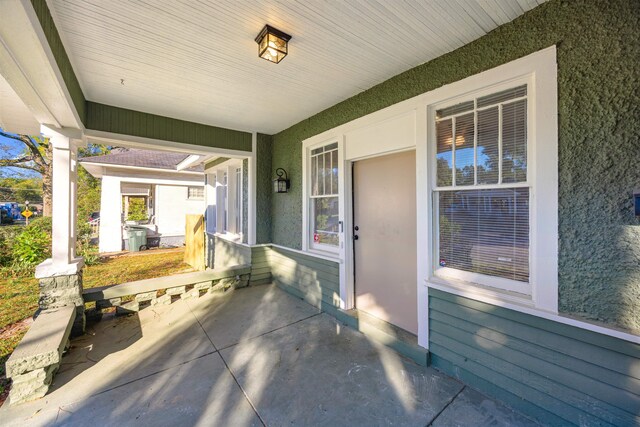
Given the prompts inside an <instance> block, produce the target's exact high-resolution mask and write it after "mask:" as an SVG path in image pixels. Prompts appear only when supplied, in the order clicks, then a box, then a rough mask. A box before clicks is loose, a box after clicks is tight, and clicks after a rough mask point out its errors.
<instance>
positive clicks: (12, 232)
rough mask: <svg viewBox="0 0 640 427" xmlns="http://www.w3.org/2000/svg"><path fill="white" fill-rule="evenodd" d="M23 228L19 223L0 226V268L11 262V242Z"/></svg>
mask: <svg viewBox="0 0 640 427" xmlns="http://www.w3.org/2000/svg"><path fill="white" fill-rule="evenodd" d="M23 230H24V227H23V226H21V225H11V226H3V227H0V268H2V267H8V266H10V265H11V263H12V262H13V243H14V242H15V240H16V237H17V236H18V235H19V234H20V233H22V231H23Z"/></svg>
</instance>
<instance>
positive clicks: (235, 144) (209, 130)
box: [86, 101, 251, 152]
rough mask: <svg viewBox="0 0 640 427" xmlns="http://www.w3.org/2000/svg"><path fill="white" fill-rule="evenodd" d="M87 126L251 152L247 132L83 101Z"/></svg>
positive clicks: (120, 132)
mask: <svg viewBox="0 0 640 427" xmlns="http://www.w3.org/2000/svg"><path fill="white" fill-rule="evenodd" d="M86 105H87V120H86V127H87V129H93V130H98V131H104V132H113V133H118V134H124V135H133V136H139V137H143V138H151V139H160V140H165V141H175V142H181V143H185V144H194V145H200V146H204V147H212V148H221V149H228V150H240V151H248V152H250V151H251V134H250V133H249V132H241V131H236V130H230V129H224V128H219V127H216V126H209V125H204V124H201V123H193V122H188V121H185V120H178V119H173V118H170V117H164V116H158V115H155V114H149V113H143V112H140V111H134V110H127V109H125V108H120V107H114V106H111V105H105V104H99V103H97V102H91V101H87V103H86Z"/></svg>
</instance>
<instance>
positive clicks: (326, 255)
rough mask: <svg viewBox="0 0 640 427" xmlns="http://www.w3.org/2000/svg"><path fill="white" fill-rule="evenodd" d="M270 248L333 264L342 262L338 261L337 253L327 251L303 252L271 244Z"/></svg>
mask: <svg viewBox="0 0 640 427" xmlns="http://www.w3.org/2000/svg"><path fill="white" fill-rule="evenodd" d="M272 246H274V247H276V248H282V249H286V250H288V251H293V252H297V253H300V254H303V255H309V256H312V257H316V258H320V259H324V260H327V261H333V262H337V263H342V260H341V259H340V254H339V253H338V252H329V251H321V250H318V249H311V248H308V249H303V250H298V249H291V248H287V247H285V246H280V245H275V244H272Z"/></svg>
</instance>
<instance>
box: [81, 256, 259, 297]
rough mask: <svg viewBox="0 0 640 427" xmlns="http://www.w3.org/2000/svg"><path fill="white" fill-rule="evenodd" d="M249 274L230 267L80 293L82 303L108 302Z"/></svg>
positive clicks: (245, 269) (241, 268)
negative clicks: (82, 299)
mask: <svg viewBox="0 0 640 427" xmlns="http://www.w3.org/2000/svg"><path fill="white" fill-rule="evenodd" d="M250 273H251V266H250V265H247V264H242V265H235V266H232V267H224V268H215V269H209V270H204V271H196V272H193V273H183V274H175V275H172V276H164V277H156V278H153V279H144V280H136V281H134V282H127V283H122V284H119V285H109V286H101V287H98V288H90V289H85V290H84V292H82V297H83V298H84V302H85V303H87V302H93V301H100V300H110V299H115V298H121V297H124V296H128V295H137V294H142V293H145V292H153V291H158V290H161V289H168V288H175V287H178V286H189V285H195V284H196V283H201V282H207V281H209V282H210V281H214V280H220V279H225V278H228V277H234V276H242V275H246V274H250Z"/></svg>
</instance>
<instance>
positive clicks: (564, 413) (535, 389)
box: [429, 289, 640, 425]
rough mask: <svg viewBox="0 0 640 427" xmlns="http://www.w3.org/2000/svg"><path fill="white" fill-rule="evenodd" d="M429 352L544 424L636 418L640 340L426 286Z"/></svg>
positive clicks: (437, 362) (639, 414)
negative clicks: (636, 342)
mask: <svg viewBox="0 0 640 427" xmlns="http://www.w3.org/2000/svg"><path fill="white" fill-rule="evenodd" d="M429 350H430V352H431V361H432V365H433V366H435V367H437V368H439V369H441V370H443V371H445V372H446V373H447V374H449V375H452V376H455V377H458V378H459V379H461V380H462V381H464V382H466V383H468V384H470V385H471V386H472V387H476V388H478V389H480V390H482V391H484V392H485V393H488V394H491V395H493V396H495V397H497V398H499V399H501V400H503V401H505V402H506V403H507V404H509V405H511V406H512V407H514V408H515V409H518V410H520V411H522V412H524V413H526V414H529V415H531V416H534V417H536V418H537V419H538V420H539V421H541V422H543V423H545V424H559V423H560V424H569V423H570V424H576V425H579V424H581V423H583V424H584V423H586V424H590V425H591V424H593V425H637V424H638V423H640V345H637V344H633V343H630V342H627V341H623V340H620V339H617V338H613V337H610V336H606V335H602V334H598V333H595V332H590V331H586V330H584V329H580V328H576V327H573V326H569V325H563V324H558V323H556V322H553V321H550V320H546V319H541V318H539V317H536V316H531V315H528V314H524V313H520V312H516V311H513V310H508V309H506V308H502V307H497V306H493V305H490V304H486V303H481V302H478V301H475V300H471V299H468V298H464V297H460V296H456V295H453V294H449V293H446V292H442V291H438V290H435V289H430V290H429Z"/></svg>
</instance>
